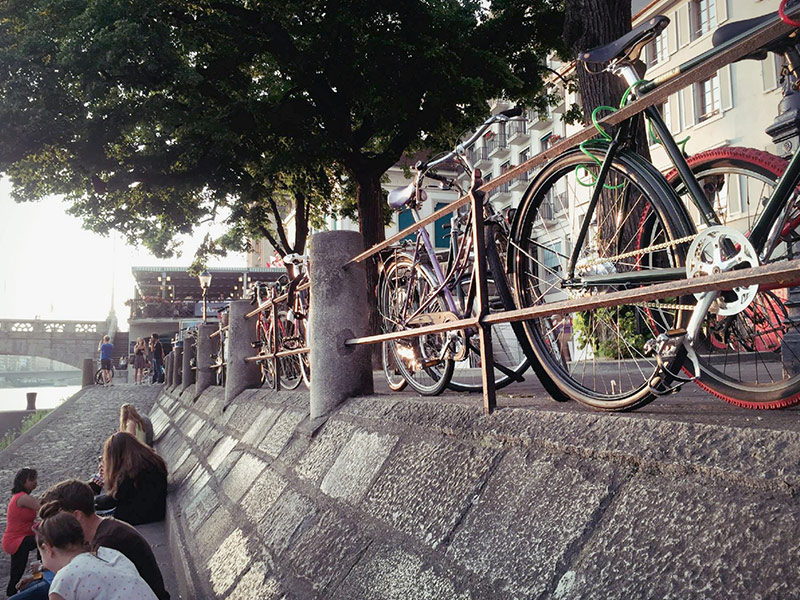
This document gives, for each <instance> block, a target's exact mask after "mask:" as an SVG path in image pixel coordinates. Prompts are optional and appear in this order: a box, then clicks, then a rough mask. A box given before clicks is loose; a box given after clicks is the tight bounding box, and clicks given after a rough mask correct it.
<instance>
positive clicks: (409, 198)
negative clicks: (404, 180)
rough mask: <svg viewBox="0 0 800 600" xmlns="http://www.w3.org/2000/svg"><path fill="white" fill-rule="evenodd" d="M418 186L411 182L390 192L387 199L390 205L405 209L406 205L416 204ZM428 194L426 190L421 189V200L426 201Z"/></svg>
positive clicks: (396, 208) (394, 207)
mask: <svg viewBox="0 0 800 600" xmlns="http://www.w3.org/2000/svg"><path fill="white" fill-rule="evenodd" d="M416 190H417V188H416V186H415V185H414V184H413V183H409V184H408V185H407V186H405V187H400V188H397V189H394V190H392V191H391V192H389V199H388V200H387V202H388V204H389V206H390V207H392V208H393V209H394V210H403V209H404V208H406V207H409V206H414V204H415V203H416V202H417V194H416ZM427 198H428V195H427V194H426V193H425V190H420V191H419V200H420V202H424V201H425V200H427Z"/></svg>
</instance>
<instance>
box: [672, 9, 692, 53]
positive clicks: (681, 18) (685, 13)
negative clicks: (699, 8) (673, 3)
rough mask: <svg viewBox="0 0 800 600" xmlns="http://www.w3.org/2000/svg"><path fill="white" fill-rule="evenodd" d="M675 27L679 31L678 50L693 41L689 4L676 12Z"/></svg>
mask: <svg viewBox="0 0 800 600" xmlns="http://www.w3.org/2000/svg"><path fill="white" fill-rule="evenodd" d="M675 25H676V27H675V28H676V29H677V30H678V48H683V47H684V46H685V45H686V44H688V43H689V42H690V41H691V35H690V32H689V30H690V24H689V4H688V3H685V4H683V5H682V6H679V7H678V10H676V11H675Z"/></svg>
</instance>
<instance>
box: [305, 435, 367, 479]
mask: <svg viewBox="0 0 800 600" xmlns="http://www.w3.org/2000/svg"><path fill="white" fill-rule="evenodd" d="M354 428H355V426H354V425H352V424H351V423H345V422H342V421H328V422H327V423H326V424H325V427H324V428H323V430H322V431H321V432H320V433H319V434H318V435H317V436H316V437H315V438H314V440H313V441H312V442H311V445H310V446H309V447H308V449H307V450H306V452H305V454H303V456H301V457H300V459H299V460H298V461H297V465H296V466H295V473H297V475H298V477H300V478H302V479H307V480H308V481H309V482H310V483H313V484H315V485H316V484H319V482H320V479H322V476H323V475H325V473H327V472H328V469H330V468H331V467H332V466H333V463H334V461H335V460H336V457H337V456H339V452H340V451H341V449H342V448H343V447H344V445H345V444H346V443H347V440H349V439H350V434H351V433H352V432H353V429H354Z"/></svg>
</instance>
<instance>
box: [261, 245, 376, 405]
mask: <svg viewBox="0 0 800 600" xmlns="http://www.w3.org/2000/svg"><path fill="white" fill-rule="evenodd" d="M363 247H364V242H363V240H362V238H361V234H360V233H358V232H355V231H326V232H322V233H317V234H314V235H313V236H312V237H311V243H310V250H309V271H310V272H309V277H310V281H311V307H310V310H309V313H310V325H309V336H310V339H309V347H310V348H311V374H312V375H311V418H312V419H316V418H319V417H322V416H324V415H326V414H328V413H329V412H331V411H333V410H334V409H335V408H336V407H337V406H338V405H339V404H341V403H342V402H344V401H345V400H347V399H348V398H352V397H354V396H360V395H365V394H371V393H372V392H373V382H372V360H371V351H370V347H369V346H367V345H360V346H345V343H344V342H345V340H347V339H349V338H354V337H358V336H363V335H366V334H368V333H369V308H368V303H367V278H366V272H365V269H364V264H363V263H354V264H347V265H346V263H347V262H348V261H349V260H350V259H351V258H353V257H354V256H356V255H358V254H359V253H360V252H361V251H362V250H363ZM343 265H346V266H343ZM276 376H277V374H276Z"/></svg>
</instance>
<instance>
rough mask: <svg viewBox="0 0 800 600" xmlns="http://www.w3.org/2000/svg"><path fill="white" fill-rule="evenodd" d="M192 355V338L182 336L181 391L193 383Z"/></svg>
mask: <svg viewBox="0 0 800 600" xmlns="http://www.w3.org/2000/svg"><path fill="white" fill-rule="evenodd" d="M192 356H194V338H193V337H192V336H190V335H187V336H186V337H185V338H183V364H182V365H181V367H182V372H181V393H183V392H184V391H185V390H186V388H188V387H189V386H190V385H192V384H193V383H194V378H193V377H192Z"/></svg>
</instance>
